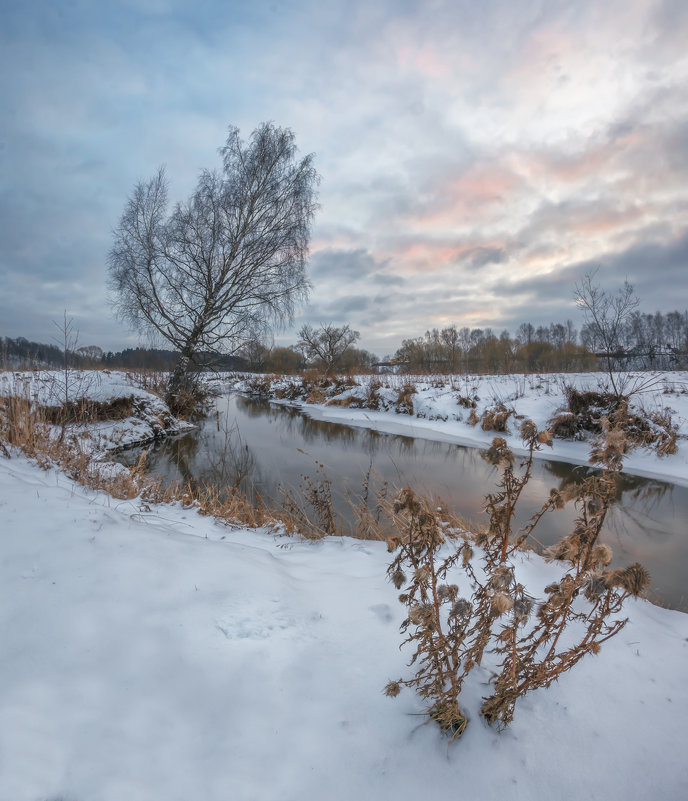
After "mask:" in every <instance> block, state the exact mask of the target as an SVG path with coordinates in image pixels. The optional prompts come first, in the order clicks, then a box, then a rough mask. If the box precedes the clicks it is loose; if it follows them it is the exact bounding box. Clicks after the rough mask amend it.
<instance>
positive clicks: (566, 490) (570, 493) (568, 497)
mask: <svg viewBox="0 0 688 801" xmlns="http://www.w3.org/2000/svg"><path fill="white" fill-rule="evenodd" d="M560 494H561V497H562V498H563V499H564V501H565V502H567V501H574V500H575V499H576V498H577V497H578V494H579V488H578V487H577V486H576V485H575V484H567V485H566V486H565V487H563V488H562V489H561V490H560Z"/></svg>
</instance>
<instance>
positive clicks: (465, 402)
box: [457, 395, 478, 409]
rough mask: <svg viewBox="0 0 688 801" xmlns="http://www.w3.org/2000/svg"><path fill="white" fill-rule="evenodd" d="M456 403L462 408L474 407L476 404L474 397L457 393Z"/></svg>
mask: <svg viewBox="0 0 688 801" xmlns="http://www.w3.org/2000/svg"><path fill="white" fill-rule="evenodd" d="M457 403H458V404H459V406H462V407H463V408H464V409H475V407H476V406H477V405H478V404H477V402H476V400H475V398H469V397H468V396H467V395H459V396H458V398H457Z"/></svg>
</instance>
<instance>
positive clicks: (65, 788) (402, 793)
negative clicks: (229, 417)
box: [0, 456, 688, 801]
mask: <svg viewBox="0 0 688 801" xmlns="http://www.w3.org/2000/svg"><path fill="white" fill-rule="evenodd" d="M0 517H1V518H2V527H1V531H2V533H1V535H0V547H1V548H2V558H1V559H0V595H1V596H2V598H1V601H0V636H1V638H2V643H3V658H2V660H0V687H1V688H2V689H1V690H0V800H1V801H36V799H57V798H61V799H74V800H75V801H80V800H81V799H91V800H92V801H121V799H122V798H127V799H128V801H139V800H140V801H144V799H145V801H149V799H152V798H164V799H166V801H177V799H178V800H179V801H182V799H183V801H187V800H188V799H190V798H202V799H204V800H205V801H215V800H217V801H225V799H227V798H237V799H253V800H254V801H259V800H261V799H265V801H274V799H276V798H279V799H281V800H282V799H283V800H284V801H290V800H291V799H294V801H297V799H298V801H302V799H304V798H327V799H332V800H333V801H336V800H337V799H342V801H345V800H346V801H349V799H354V798H356V799H361V800H362V801H366V799H371V800H372V799H380V798H394V799H399V801H405V800H406V799H408V800H409V801H411V799H417V798H433V799H434V798H438V799H439V798H444V797H454V796H455V795H456V794H457V792H460V795H461V796H462V797H466V798H471V799H481V800H482V799H486V800H487V799H500V801H501V799H504V798H509V799H528V801H538V799H543V801H544V799H550V798H575V799H580V798H606V799H619V801H621V800H623V801H634V799H638V801H640V799H646V798H648V797H652V798H654V799H666V801H677V799H680V798H685V797H687V796H688V766H687V765H686V762H685V759H684V750H685V749H684V736H683V729H684V721H685V718H686V714H687V713H688V687H687V685H686V682H685V669H686V665H687V664H688V615H685V614H681V613H679V612H673V611H669V610H665V609H661V608H659V607H655V606H652V605H651V604H650V603H648V602H646V601H633V602H631V603H629V604H628V607H627V612H628V614H629V616H630V622H629V623H628V625H627V626H626V628H624V629H623V630H622V632H621V633H620V634H619V635H618V636H617V637H616V638H614V639H613V640H611V641H610V642H608V643H606V644H605V645H604V646H603V648H602V651H601V652H600V654H599V655H598V656H596V657H591V658H586V659H585V660H583V661H582V662H581V664H580V665H578V666H577V667H576V668H575V669H574V670H573V671H572V672H571V673H570V674H568V675H565V676H563V677H562V679H561V681H560V682H559V683H558V684H556V685H554V686H553V687H552V688H550V689H549V690H540V691H537V692H535V693H532V694H531V695H529V696H527V697H526V698H525V699H524V700H523V701H522V702H521V703H520V704H519V706H518V708H517V712H516V718H515V720H514V723H513V724H512V726H511V727H510V728H509V729H508V730H506V731H504V732H502V733H499V732H497V731H496V730H494V729H491V728H490V727H488V726H487V725H486V724H485V723H484V721H483V720H482V719H481V718H480V716H479V714H478V710H479V705H480V698H481V696H482V695H485V694H486V686H485V684H484V683H483V682H486V681H487V680H488V678H489V668H490V665H489V664H486V665H485V666H484V668H483V669H482V670H480V671H477V672H475V673H474V674H472V676H471V679H470V681H469V683H468V684H467V685H466V687H465V690H464V693H463V695H462V698H463V702H464V707H465V711H466V712H467V714H468V715H469V717H470V724H469V727H468V729H467V731H466V734H465V735H464V737H463V739H462V740H461V741H459V742H457V743H455V744H454V745H452V746H451V747H448V745H447V740H446V739H445V738H443V737H442V736H441V734H440V732H439V731H438V729H437V728H436V727H435V726H432V725H427V726H421V725H419V724H420V723H421V722H422V720H423V719H422V718H421V717H416V716H415V715H417V714H418V713H420V712H421V711H422V704H421V702H420V701H419V699H417V698H416V697H415V696H414V695H413V694H412V693H411V692H410V691H405V692H404V693H402V695H401V696H400V697H399V698H398V699H395V700H390V699H387V698H385V697H384V696H383V694H382V688H383V687H384V685H385V683H386V682H387V680H388V679H390V678H395V677H397V676H400V675H408V674H409V672H410V669H409V668H407V667H406V662H407V660H408V656H409V655H408V653H406V652H405V651H404V650H402V651H400V650H399V648H398V646H399V643H400V635H399V632H398V627H399V624H400V622H401V620H402V616H403V615H402V612H403V610H402V606H401V605H400V604H399V603H398V602H397V600H396V595H397V593H396V591H395V590H394V588H393V587H392V586H391V585H390V584H389V583H388V582H387V581H386V580H385V569H386V566H387V564H388V560H389V558H390V556H389V554H388V553H387V551H386V548H385V546H384V544H383V543H371V542H361V541H356V540H351V539H326V540H323V541H320V542H317V543H308V542H301V541H299V540H297V539H286V538H283V537H278V538H276V537H275V536H274V535H270V534H267V533H264V532H260V531H258V532H256V531H253V532H249V531H245V530H233V529H231V528H228V527H226V526H222V525H219V524H217V523H215V522H214V521H213V520H212V519H209V518H206V517H201V516H199V515H198V514H196V513H195V512H194V511H193V510H188V509H182V508H181V507H180V506H178V505H175V506H165V507H152V508H148V507H146V506H142V505H141V504H140V503H139V502H137V501H136V500H134V501H125V502H119V501H116V500H114V499H112V498H111V497H109V496H107V495H105V494H103V493H98V492H92V491H90V490H87V489H84V488H83V487H81V486H79V485H77V484H75V483H73V482H72V481H70V480H68V479H67V478H66V477H65V476H64V475H63V474H61V473H59V472H57V471H50V472H45V471H42V470H40V469H39V468H37V467H35V466H33V465H30V464H29V463H28V462H27V461H26V460H25V459H24V458H23V457H21V456H14V458H13V459H11V460H7V459H4V458H0ZM519 571H520V573H519V576H520V578H521V579H522V580H523V581H524V582H525V583H526V584H531V583H532V584H538V585H540V584H541V583H542V581H543V580H549V578H550V577H551V576H553V575H554V574H556V572H557V569H556V567H555V566H554V565H546V564H545V563H544V562H543V561H542V560H541V559H539V558H538V557H534V556H530V557H524V560H523V563H522V564H521V565H520V567H519Z"/></svg>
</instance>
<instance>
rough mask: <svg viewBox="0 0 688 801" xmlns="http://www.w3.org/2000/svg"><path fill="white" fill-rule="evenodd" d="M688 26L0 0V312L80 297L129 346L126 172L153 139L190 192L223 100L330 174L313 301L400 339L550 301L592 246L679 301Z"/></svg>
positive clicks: (620, 272) (130, 176)
mask: <svg viewBox="0 0 688 801" xmlns="http://www.w3.org/2000/svg"><path fill="white" fill-rule="evenodd" d="M686 35H688V12H687V9H686V4H685V3H684V2H682V1H681V0H648V1H647V2H646V0H609V2H607V3H604V4H600V3H599V2H595V0H580V2H576V3H571V2H564V1H563V0H562V2H554V3H548V4H542V3H541V2H538V1H537V0H524V1H523V2H519V3H511V2H507V0H494V2H490V3H482V4H476V3H473V2H469V0H458V2H456V3H451V4H449V3H439V2H438V3H433V4H432V5H431V6H430V7H423V8H420V7H419V6H418V5H417V4H414V3H410V2H401V3H392V2H391V0H371V1H369V2H363V1H362V0H352V2H347V3H344V2H343V0H342V1H341V2H333V3H320V2H316V0H296V2H294V3H289V4H277V3H274V2H269V1H268V0H265V2H263V1H262V0H256V2H255V3H252V4H239V3H221V2H219V0H209V1H208V2H204V3H200V4H198V3H197V4H192V5H190V4H188V3H183V2H181V0H146V2H145V3H140V2H134V0H127V1H126V2H113V3H107V4H94V3H87V2H85V1H84V0H77V2H73V3H72V2H69V3H68V2H66V0H56V1H55V0H51V2H48V0H37V2H35V3H25V4H10V5H9V6H8V8H7V9H3V26H2V30H0V68H1V69H0V102H2V104H3V109H4V110H5V114H4V117H3V131H2V133H1V134H0V139H1V140H2V141H1V142H0V274H1V276H2V281H3V288H4V289H5V288H6V291H4V292H3V293H2V294H0V319H2V321H3V327H4V330H3V331H0V334H6V335H10V336H12V335H16V334H19V333H21V334H23V335H25V336H27V337H29V338H32V339H35V338H37V336H38V335H37V334H36V333H35V331H47V330H48V329H49V327H50V326H49V321H50V319H51V318H54V317H55V316H58V317H59V316H60V314H61V310H62V309H63V308H67V309H70V308H72V307H73V308H75V309H76V310H77V311H78V314H79V315H80V317H81V318H82V319H81V320H78V321H77V324H79V326H80V327H81V328H82V329H85V337H86V339H87V340H88V343H89V344H90V343H91V342H94V343H96V342H99V343H100V344H102V345H103V346H104V347H106V348H108V347H120V346H121V344H123V342H124V341H125V340H126V339H127V338H128V337H129V336H130V335H128V334H127V332H126V331H125V330H124V329H122V328H121V327H120V326H119V324H117V323H116V322H115V321H114V320H112V318H111V317H110V309H109V306H108V302H107V298H106V294H105V292H104V281H105V260H106V255H107V251H108V248H109V246H110V237H111V234H110V232H111V229H112V227H113V226H114V225H115V224H116V222H117V219H118V217H119V215H120V213H121V211H122V209H123V206H124V203H125V200H126V197H127V195H128V193H129V192H130V191H131V189H132V187H133V185H134V183H135V182H136V181H137V180H138V179H140V178H145V177H147V176H149V175H150V174H152V173H153V172H154V170H155V169H156V167H157V166H158V165H159V164H160V163H163V162H165V163H166V164H167V166H168V173H169V175H170V178H171V197H172V199H173V200H177V199H179V200H181V199H183V198H185V197H186V196H188V194H189V193H190V191H191V190H192V189H193V186H194V183H195V180H196V177H197V175H198V172H199V170H200V169H201V168H204V167H210V168H212V167H214V166H216V165H217V164H218V157H217V148H218V146H220V145H221V144H222V142H223V140H224V137H225V133H226V128H227V125H228V124H230V123H233V124H237V125H239V126H240V127H241V129H242V132H244V133H245V134H248V133H249V132H250V131H251V130H252V129H253V128H254V127H255V126H256V125H257V124H258V123H260V122H261V121H263V120H266V119H273V120H275V121H276V122H277V123H278V124H282V125H288V126H290V127H292V128H293V129H294V131H295V134H296V140H297V143H298V144H299V147H300V149H301V151H302V152H312V151H313V152H315V153H316V165H317V169H318V170H319V171H320V173H321V175H322V183H321V194H320V202H321V209H320V212H319V213H318V215H317V216H316V219H315V221H314V229H313V240H312V248H311V249H312V256H311V260H310V266H309V275H310V278H311V280H312V282H313V293H312V298H311V305H310V306H309V307H307V308H306V309H304V310H302V315H301V317H300V319H302V320H303V321H308V322H313V321H319V320H320V319H322V320H323V321H329V320H330V319H332V321H334V322H338V323H339V324H341V323H343V322H349V323H350V324H352V325H353V326H354V327H355V328H358V329H360V330H361V334H362V338H361V344H362V346H363V347H368V348H369V349H380V350H383V349H385V350H387V351H389V350H394V347H392V346H391V345H390V343H392V342H393V341H394V340H395V338H396V341H397V345H398V343H399V342H400V341H401V339H402V338H406V337H409V336H415V335H418V334H420V333H422V332H423V331H424V330H425V329H426V328H428V327H430V326H434V325H443V324H449V323H450V322H456V323H457V324H459V325H464V324H465V325H469V326H471V327H472V326H479V327H486V326H488V325H489V326H492V327H493V328H495V329H496V330H500V329H501V328H502V327H504V326H505V325H510V324H511V322H512V321H515V320H519V321H520V320H522V319H529V318H530V317H531V316H532V317H535V316H537V315H543V318H541V321H542V322H548V321H549V320H551V319H555V318H557V317H561V315H563V316H564V318H565V317H566V316H567V315H568V316H570V315H571V314H574V313H575V312H574V311H573V309H572V306H571V291H572V290H571V285H572V283H573V282H575V277H576V276H577V275H578V274H579V272H580V270H582V269H583V270H584V269H585V267H586V265H592V264H600V265H601V269H600V276H601V278H602V279H603V280H605V281H609V284H610V286H611V285H614V284H615V282H618V281H619V280H623V277H624V275H625V274H626V273H628V275H629V279H630V280H632V281H634V282H635V283H636V284H637V286H638V289H639V291H641V290H642V292H643V293H644V295H645V296H646V297H647V299H648V303H651V304H652V305H653V306H655V307H657V308H663V309H670V308H674V307H676V306H678V307H680V308H683V307H686V306H688V295H687V293H688V285H687V284H688V282H686V281H685V279H683V280H681V276H682V272H681V271H682V269H684V265H685V261H682V259H683V257H684V255H685V248H684V245H683V244H682V243H684V237H685V232H686V230H688V91H687V90H686V86H688V54H687V53H686V48H685V40H686ZM683 274H685V273H683ZM22 287H25V288H26V291H22ZM309 315H310V316H309ZM533 321H534V322H536V320H535V319H534V320H533ZM46 323H47V325H46ZM15 326H16V327H15ZM27 328H30V329H32V330H27ZM283 336H288V334H284V335H283Z"/></svg>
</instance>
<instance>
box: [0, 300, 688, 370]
mask: <svg viewBox="0 0 688 801" xmlns="http://www.w3.org/2000/svg"><path fill="white" fill-rule="evenodd" d="M299 337H300V338H299V340H298V342H297V343H295V344H294V345H291V346H288V347H285V346H273V347H270V346H268V345H266V344H265V343H263V342H261V341H260V340H258V339H253V340H250V341H249V342H247V343H246V344H245V345H244V346H243V347H242V349H241V350H240V351H239V352H238V353H237V354H234V355H223V354H210V353H201V354H198V355H197V357H196V359H197V367H199V368H201V369H216V370H250V371H253V372H264V373H295V372H302V371H303V370H306V369H309V368H314V369H318V370H322V371H325V372H332V371H333V370H337V371H342V372H352V373H356V372H358V373H363V372H370V371H372V370H375V369H376V368H378V367H380V366H381V364H382V365H384V366H386V367H389V368H392V369H396V370H398V371H400V372H408V373H414V372H421V373H462V372H467V373H518V372H554V371H557V372H559V371H561V372H570V371H586V370H596V369H600V367H601V365H602V364H603V362H604V361H605V357H606V355H607V354H608V353H611V355H612V356H613V357H614V360H615V363H616V364H617V365H619V366H621V367H624V368H626V369H638V370H675V369H683V368H686V367H688V312H678V311H673V312H669V313H668V314H662V313H661V312H655V313H654V314H647V313H643V312H641V311H638V310H635V311H633V313H632V314H629V315H628V316H627V319H625V320H624V321H623V324H622V325H620V326H619V327H618V330H617V331H616V332H615V336H614V338H613V339H612V340H607V341H606V344H605V342H603V341H602V337H601V336H600V333H599V329H596V327H595V325H594V324H591V323H585V324H584V325H583V327H582V328H581V330H580V332H579V331H578V330H577V329H576V328H575V327H574V325H573V323H572V322H571V320H567V321H566V322H565V323H551V324H550V325H540V326H537V327H535V326H533V325H532V324H531V323H528V322H525V323H521V325H520V326H519V327H518V329H517V330H516V334H515V336H512V335H511V334H510V332H509V331H506V330H504V331H502V332H501V333H499V334H496V333H495V332H494V331H493V330H492V329H491V328H466V327H463V328H457V327H456V326H455V325H450V326H447V327H446V328H442V329H437V328H433V329H431V330H429V331H426V332H425V334H424V335H423V336H420V337H416V338H415V339H405V340H403V342H402V345H401V347H400V348H399V349H398V350H397V351H396V353H395V354H394V356H393V357H391V358H390V357H385V359H384V360H383V361H382V363H381V362H380V360H379V359H378V357H377V356H376V355H375V354H374V353H371V352H369V351H367V350H363V349H361V348H356V347H355V343H356V341H357V340H358V339H359V333H358V332H357V331H353V330H352V329H351V328H349V326H342V327H340V328H338V327H335V326H332V325H320V326H319V327H318V328H313V327H312V326H303V328H302V329H301V331H300V332H299ZM610 349H611V350H610ZM178 360H179V352H178V351H174V350H164V349H159V348H126V349H124V350H121V351H116V352H113V351H108V352H104V351H103V350H102V349H101V348H99V347H98V346H97V345H89V346H86V347H80V348H76V349H75V350H74V351H69V352H68V363H69V365H70V366H71V367H74V368H89V367H107V368H113V369H140V368H149V369H156V370H172V369H174V367H175V365H176V364H177V362H178ZM64 363H65V358H64V350H63V349H61V348H59V347H58V346H57V345H46V344H44V343H41V342H32V341H30V340H28V339H25V338H24V337H17V338H16V339H11V338H10V337H4V338H3V337H0V365H1V366H3V367H6V368H41V367H55V368H61V367H63V366H64Z"/></svg>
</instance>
